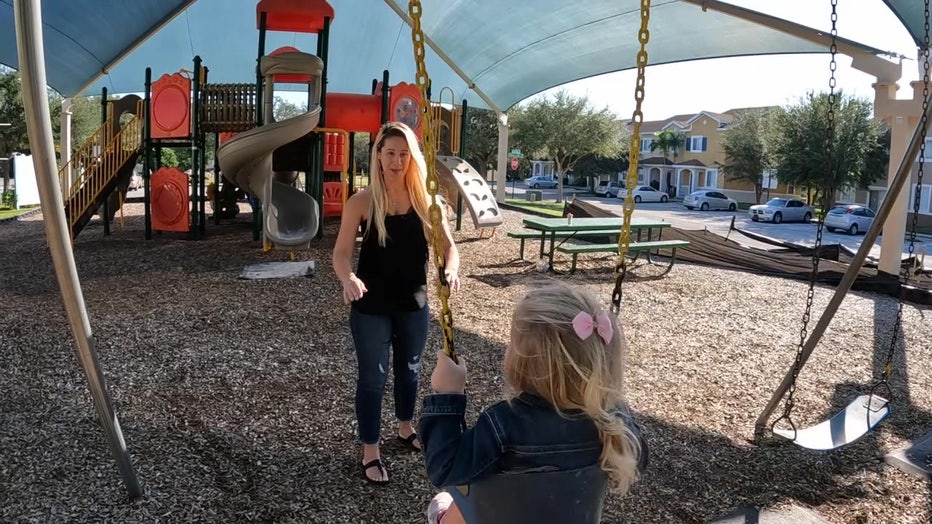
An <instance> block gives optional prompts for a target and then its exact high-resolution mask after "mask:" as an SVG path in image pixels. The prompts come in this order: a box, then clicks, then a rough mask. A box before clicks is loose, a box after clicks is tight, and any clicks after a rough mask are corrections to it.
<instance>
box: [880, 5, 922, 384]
mask: <svg viewBox="0 0 932 524" xmlns="http://www.w3.org/2000/svg"><path fill="white" fill-rule="evenodd" d="M929 44H930V41H929V0H925V38H924V40H923V50H922V117H921V119H920V122H919V125H920V127H921V129H922V137H923V141H922V142H921V143H920V144H919V169H918V170H917V173H916V178H917V180H916V189H915V190H914V192H913V208H912V211H913V219H912V221H911V222H910V226H909V248H908V251H907V252H908V257H907V260H910V261H912V259H913V257H914V256H915V253H916V222H917V219H918V218H919V201H920V200H919V199H920V197H921V194H922V175H923V171H924V167H925V161H926V141H925V136H926V133H927V131H928V118H927V117H926V112H927V111H928V109H929ZM900 277H901V279H900V281H899V297H898V298H899V303H898V305H897V308H896V320H894V322H893V333H892V334H891V336H890V347H889V348H888V349H887V360H886V361H885V362H884V364H883V371H882V372H881V375H880V381H879V382H877V384H875V385H874V387H873V388H872V389H871V393H873V391H874V390H876V389H877V388H878V387H881V386H884V387H886V389H887V392H888V395H889V394H890V386H889V385H888V384H887V381H888V380H889V378H890V374H891V373H893V356H894V352H895V351H896V344H897V342H898V340H899V338H900V329H901V323H902V321H903V303H904V302H905V300H904V297H903V293H904V292H905V289H904V288H905V287H906V286H907V285H908V284H909V277H910V267H908V266H907V267H903V268H901V269H900ZM891 396H892V395H891ZM888 400H890V399H888Z"/></svg>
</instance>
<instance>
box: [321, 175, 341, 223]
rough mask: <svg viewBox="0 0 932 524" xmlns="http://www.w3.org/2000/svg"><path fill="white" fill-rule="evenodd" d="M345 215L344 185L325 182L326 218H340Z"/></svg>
mask: <svg viewBox="0 0 932 524" xmlns="http://www.w3.org/2000/svg"><path fill="white" fill-rule="evenodd" d="M342 214H343V183H342V182H324V216H325V217H338V216H340V215H342Z"/></svg>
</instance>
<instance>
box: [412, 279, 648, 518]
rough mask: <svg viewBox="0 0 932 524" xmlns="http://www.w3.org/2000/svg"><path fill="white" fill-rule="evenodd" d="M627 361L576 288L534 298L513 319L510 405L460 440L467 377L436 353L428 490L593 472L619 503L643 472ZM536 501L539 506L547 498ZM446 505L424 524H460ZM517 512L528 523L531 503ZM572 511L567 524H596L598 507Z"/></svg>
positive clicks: (425, 433) (446, 500)
mask: <svg viewBox="0 0 932 524" xmlns="http://www.w3.org/2000/svg"><path fill="white" fill-rule="evenodd" d="M624 352H625V342H624V334H623V333H622V331H621V328H620V327H619V325H618V320H617V319H616V318H615V316H614V315H609V314H608V313H607V312H605V311H604V310H603V309H602V306H601V305H600V304H599V302H598V301H597V300H596V299H595V298H594V297H593V296H592V295H591V294H590V293H588V292H587V291H585V290H584V289H583V288H580V287H569V286H566V285H562V284H561V285H549V286H546V287H541V288H538V289H534V290H531V291H529V292H528V293H527V295H526V296H525V297H524V298H523V299H522V300H521V301H520V302H519V303H518V304H517V306H516V308H515V311H514V314H513V317H512V324H511V342H510V344H509V345H508V347H507V348H506V350H505V358H504V375H505V383H506V384H507V386H508V388H509V390H510V391H509V395H508V398H507V400H505V401H502V402H499V403H497V404H494V405H493V406H491V407H489V408H488V409H486V410H485V411H483V412H482V413H481V414H480V415H479V418H478V420H477V422H476V425H475V426H474V427H472V428H469V429H466V430H465V431H464V430H463V429H462V426H461V421H462V417H463V415H464V413H465V410H466V396H465V395H464V387H465V384H466V368H465V365H464V364H463V363H462V360H460V363H459V364H456V363H454V362H453V361H452V360H451V359H450V358H449V357H447V356H446V355H445V354H444V353H443V352H439V353H438V354H437V366H436V367H435V368H434V371H433V374H432V375H431V386H432V387H433V390H434V392H435V394H434V395H429V396H427V397H426V398H425V399H424V405H423V408H422V410H421V420H420V424H419V426H418V429H419V430H420V434H421V438H422V440H423V443H424V449H425V456H426V463H427V475H428V477H429V478H430V481H431V483H433V484H434V485H435V486H437V487H451V486H461V485H467V484H475V483H477V482H482V479H483V478H486V477H488V476H491V475H495V474H498V473H515V472H519V471H552V470H576V469H580V468H586V467H588V466H592V465H595V464H599V465H600V466H601V469H602V470H603V471H604V473H605V474H606V475H607V477H608V481H609V484H610V485H611V486H613V487H614V488H615V490H616V491H617V492H618V493H625V492H626V491H627V490H628V487H629V486H630V485H631V483H632V482H634V481H635V480H636V479H637V476H638V471H639V469H643V467H645V466H646V458H647V453H646V448H645V449H644V450H642V444H643V440H642V439H641V436H640V429H639V428H638V427H637V426H636V424H635V423H634V421H633V419H631V417H630V415H629V414H628V412H627V407H626V402H625V398H624V393H623V391H624V388H623V380H622V376H623V372H624ZM540 496H541V497H542V499H541V500H542V501H543V500H546V499H547V497H550V496H553V494H552V493H540ZM599 500H601V499H599ZM452 501H453V499H452V497H451V496H450V495H449V494H448V493H446V492H441V493H440V494H439V495H438V496H437V497H435V498H434V500H433V501H431V506H430V507H429V508H428V522H431V523H432V524H436V523H438V522H442V523H443V524H454V523H457V522H462V521H463V519H462V515H461V513H460V509H459V508H457V506H456V504H455V503H453V502H452ZM518 502H519V503H520V504H526V505H527V506H526V508H527V510H528V511H527V513H529V514H530V513H532V511H531V510H532V509H533V507H534V505H535V501H534V500H526V501H518ZM477 503H479V502H478V501H477ZM568 503H569V502H568ZM574 511H575V510H574ZM579 511H580V514H579V515H577V518H575V519H574V520H573V522H589V520H588V519H593V518H595V519H596V521H597V518H598V515H600V514H601V508H600V507H599V508H579ZM583 513H585V515H587V517H582V514H583ZM529 518H530V517H529Z"/></svg>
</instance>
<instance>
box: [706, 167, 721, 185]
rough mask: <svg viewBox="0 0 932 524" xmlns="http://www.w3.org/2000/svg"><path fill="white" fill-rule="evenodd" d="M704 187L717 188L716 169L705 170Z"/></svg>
mask: <svg viewBox="0 0 932 524" xmlns="http://www.w3.org/2000/svg"><path fill="white" fill-rule="evenodd" d="M705 187H718V169H706V171H705Z"/></svg>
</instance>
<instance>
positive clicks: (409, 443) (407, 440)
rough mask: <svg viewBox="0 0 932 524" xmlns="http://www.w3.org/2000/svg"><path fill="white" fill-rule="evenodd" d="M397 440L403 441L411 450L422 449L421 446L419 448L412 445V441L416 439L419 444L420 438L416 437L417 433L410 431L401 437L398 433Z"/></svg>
mask: <svg viewBox="0 0 932 524" xmlns="http://www.w3.org/2000/svg"><path fill="white" fill-rule="evenodd" d="M398 440H400V441H402V442H404V444H405V446H407V448H408V449H410V450H411V451H423V449H422V448H419V447H417V446H415V445H414V441H417V443H418V444H421V439H419V438H418V436H417V433H411V434H410V435H408V436H407V437H402V436H401V435H398Z"/></svg>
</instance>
